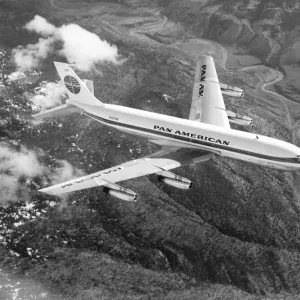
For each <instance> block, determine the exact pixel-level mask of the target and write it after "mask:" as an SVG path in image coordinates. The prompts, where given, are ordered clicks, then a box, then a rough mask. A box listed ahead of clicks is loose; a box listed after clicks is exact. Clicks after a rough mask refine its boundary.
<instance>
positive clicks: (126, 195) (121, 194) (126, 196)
mask: <svg viewBox="0 0 300 300" xmlns="http://www.w3.org/2000/svg"><path fill="white" fill-rule="evenodd" d="M103 192H104V193H105V194H109V195H111V196H113V197H116V198H118V199H120V200H124V201H130V202H135V201H137V194H136V193H134V192H131V191H130V192H129V190H127V189H126V191H125V190H123V191H122V190H115V189H112V188H109V187H104V188H103Z"/></svg>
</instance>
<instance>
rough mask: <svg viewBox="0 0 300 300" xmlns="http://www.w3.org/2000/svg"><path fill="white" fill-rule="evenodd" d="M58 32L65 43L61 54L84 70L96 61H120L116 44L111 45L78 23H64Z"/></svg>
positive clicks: (88, 68)
mask: <svg viewBox="0 0 300 300" xmlns="http://www.w3.org/2000/svg"><path fill="white" fill-rule="evenodd" d="M57 34H58V35H59V38H60V39H61V40H62V41H63V43H64V44H63V48H62V49H61V50H60V54H62V55H63V56H65V57H66V58H67V60H68V62H70V63H74V64H75V66H76V67H77V68H78V69H80V70H82V71H88V70H90V69H91V68H92V67H93V66H94V64H95V63H99V62H102V61H108V62H112V63H117V62H118V60H117V58H118V49H117V47H116V46H111V45H110V44H109V43H108V42H107V41H103V40H101V39H100V38H99V37H98V36H97V35H96V34H94V33H92V32H89V31H87V30H85V29H83V28H82V27H80V26H78V25H76V24H70V25H64V26H62V27H60V28H58V31H57Z"/></svg>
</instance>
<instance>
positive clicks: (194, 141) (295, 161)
mask: <svg viewBox="0 0 300 300" xmlns="http://www.w3.org/2000/svg"><path fill="white" fill-rule="evenodd" d="M84 114H85V115H87V116H88V117H91V118H93V119H96V120H98V121H99V122H101V123H105V124H110V125H116V126H119V127H124V128H130V129H134V130H137V131H142V132H149V133H152V134H155V135H158V136H165V137H168V138H171V139H174V140H180V141H185V142H188V143H192V144H198V145H203V146H207V147H211V148H214V149H215V150H218V149H221V150H226V151H230V152H234V153H240V154H244V155H249V156H252V157H257V158H262V159H267V160H273V161H278V162H285V163H286V162H290V163H293V164H299V161H298V159H297V158H294V157H276V156H269V155H265V154H260V153H255V152H250V151H246V150H242V149H237V148H232V147H230V146H224V145H220V144H213V143H207V142H205V141H202V140H197V139H193V138H190V137H185V136H180V135H174V134H172V133H168V132H162V131H157V130H154V129H149V128H143V127H139V126H135V125H130V124H125V123H120V122H118V121H113V120H108V119H104V118H101V117H98V116H96V115H93V114H91V113H88V112H84ZM205 150H208V149H205Z"/></svg>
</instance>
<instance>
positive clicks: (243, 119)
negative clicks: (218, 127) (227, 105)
mask: <svg viewBox="0 0 300 300" xmlns="http://www.w3.org/2000/svg"><path fill="white" fill-rule="evenodd" d="M226 112H227V117H228V120H229V122H230V123H234V124H238V125H244V126H250V125H252V123H253V121H252V118H250V117H248V116H241V115H239V114H237V113H235V112H232V111H230V110H227V111H226Z"/></svg>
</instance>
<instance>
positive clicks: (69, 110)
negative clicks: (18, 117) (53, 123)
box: [32, 104, 82, 120]
mask: <svg viewBox="0 0 300 300" xmlns="http://www.w3.org/2000/svg"><path fill="white" fill-rule="evenodd" d="M81 112H82V110H81V109H80V108H78V107H76V106H74V105H71V104H63V105H60V106H56V107H53V108H50V109H47V110H44V111H41V112H39V113H38V114H35V115H33V116H32V117H33V118H35V119H39V120H44V119H48V118H56V117H63V116H66V115H72V114H76V113H81Z"/></svg>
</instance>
